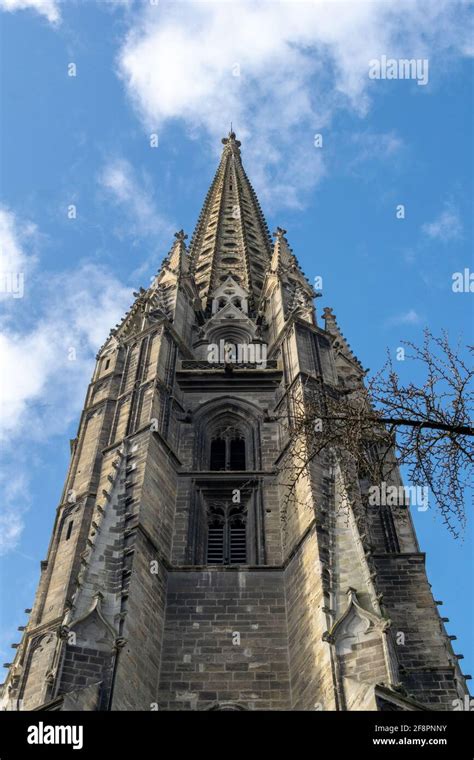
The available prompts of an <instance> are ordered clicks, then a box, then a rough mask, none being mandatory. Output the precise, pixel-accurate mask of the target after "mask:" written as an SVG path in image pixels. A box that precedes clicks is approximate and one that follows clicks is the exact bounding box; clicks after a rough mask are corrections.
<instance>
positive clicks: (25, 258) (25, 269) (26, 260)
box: [0, 206, 38, 300]
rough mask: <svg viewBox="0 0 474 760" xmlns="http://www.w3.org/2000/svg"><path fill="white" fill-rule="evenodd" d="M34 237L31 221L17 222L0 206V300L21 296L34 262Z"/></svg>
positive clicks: (9, 212) (35, 260) (36, 232)
mask: <svg viewBox="0 0 474 760" xmlns="http://www.w3.org/2000/svg"><path fill="white" fill-rule="evenodd" d="M37 237H38V231H37V228H36V226H35V225H34V224H32V223H31V222H22V223H18V221H17V220H16V217H15V215H14V214H13V212H12V211H11V210H10V209H8V208H7V207H6V206H0V299H2V300H4V299H7V298H8V299H10V298H17V297H22V296H23V295H24V287H25V279H27V278H28V276H29V275H30V274H31V273H32V271H33V269H34V267H35V265H36V262H37V258H36V254H35V248H36V244H37Z"/></svg>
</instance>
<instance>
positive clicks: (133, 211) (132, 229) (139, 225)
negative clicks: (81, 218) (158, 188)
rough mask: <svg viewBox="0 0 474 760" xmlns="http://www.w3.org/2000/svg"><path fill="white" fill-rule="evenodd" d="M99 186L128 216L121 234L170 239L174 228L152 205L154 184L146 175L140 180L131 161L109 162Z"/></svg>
mask: <svg viewBox="0 0 474 760" xmlns="http://www.w3.org/2000/svg"><path fill="white" fill-rule="evenodd" d="M99 184H100V185H101V187H102V188H103V189H104V190H105V191H106V192H107V194H108V196H109V197H110V198H111V200H112V201H113V202H114V203H115V204H116V205H118V206H120V207H121V210H122V211H123V213H124V214H126V217H127V223H126V224H124V225H122V226H120V228H118V229H117V232H118V233H119V234H120V235H123V236H125V235H127V236H133V237H142V236H148V235H152V236H153V237H155V238H156V236H157V235H168V237H171V235H172V233H173V228H172V227H171V226H170V224H169V222H168V220H167V219H166V218H165V216H164V214H162V213H161V212H160V211H159V210H158V209H157V208H156V206H155V204H154V203H153V200H152V197H153V185H152V182H151V181H150V180H149V178H148V177H147V176H144V177H143V178H141V179H139V178H138V177H137V176H136V172H135V171H134V169H133V167H132V166H131V164H130V163H129V162H128V161H125V160H124V159H114V160H112V161H110V162H109V163H108V164H107V165H106V166H105V167H104V168H103V169H102V171H101V173H100V175H99Z"/></svg>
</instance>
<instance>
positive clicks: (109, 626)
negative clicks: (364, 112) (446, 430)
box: [2, 133, 468, 710]
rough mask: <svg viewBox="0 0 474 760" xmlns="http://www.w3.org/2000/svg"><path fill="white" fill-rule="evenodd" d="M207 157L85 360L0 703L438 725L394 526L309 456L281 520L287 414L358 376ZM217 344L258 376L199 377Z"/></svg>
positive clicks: (425, 626)
mask: <svg viewBox="0 0 474 760" xmlns="http://www.w3.org/2000/svg"><path fill="white" fill-rule="evenodd" d="M223 143H224V148H223V153H222V159H221V162H220V164H219V167H218V170H217V173H216V175H215V178H214V180H213V182H212V184H211V187H210V189H209V192H208V195H207V197H206V200H205V203H204V206H203V209H202V212H201V214H200V216H199V219H198V223H197V225H196V229H195V232H194V235H193V237H192V240H191V241H190V244H189V247H187V245H186V236H185V235H184V233H183V232H182V231H181V232H179V233H177V234H176V240H175V242H174V244H173V246H172V248H171V250H170V252H169V254H168V256H167V257H166V258H165V260H164V262H163V264H162V266H161V268H160V271H159V272H158V274H157V275H156V277H155V278H154V280H153V282H152V284H151V286H150V287H149V288H148V289H147V290H144V289H140V291H139V292H138V293H136V294H135V295H136V300H135V302H134V304H133V305H132V307H131V309H130V311H129V312H128V313H127V314H126V315H125V317H124V318H123V320H122V321H121V323H120V324H119V325H117V326H116V327H115V328H114V329H113V330H111V332H110V335H109V337H108V338H107V340H106V342H105V344H104V345H103V346H102V348H101V349H100V351H99V353H98V355H97V363H96V367H95V370H94V374H93V377H92V380H91V383H90V385H89V388H88V390H87V394H86V399H85V404H84V410H83V412H82V415H81V419H80V423H79V428H78V434H77V438H76V439H75V440H74V441H72V442H71V461H70V467H69V471H68V474H67V477H66V482H65V486H64V491H63V494H62V496H61V500H60V504H59V506H58V509H57V513H56V520H55V523H54V527H53V532H52V537H51V542H50V546H49V549H48V554H47V559H46V560H45V561H44V562H42V563H41V578H40V582H39V586H38V590H37V594H36V598H35V602H34V606H33V609H32V612H31V615H30V618H29V621H28V624H27V625H26V627H25V630H24V631H23V633H22V638H21V642H20V644H19V646H18V647H17V649H16V654H15V658H14V661H13V663H12V664H11V666H10V668H9V670H8V674H7V678H6V681H5V684H4V686H3V690H2V703H3V705H4V706H5V707H6V709H11V708H12V706H13V705H15V706H16V704H17V700H21V702H20V704H21V706H22V709H26V710H33V709H35V710H36V709H43V710H71V709H74V710H150V709H159V710H207V709H212V710H213V709H220V710H222V709H225V710H229V709H233V710H264V709H268V710H291V709H293V710H319V709H323V710H424V709H428V710H430V709H452V708H453V703H454V700H456V699H457V698H461V699H463V698H464V695H466V694H467V693H468V692H467V688H466V682H465V679H464V677H463V675H462V673H461V670H460V668H459V663H458V658H457V656H456V654H455V653H454V651H453V648H452V644H451V641H450V638H449V637H448V636H447V634H446V631H445V629H444V624H443V620H442V619H441V617H440V615H439V612H438V608H437V604H436V603H435V601H434V599H433V596H432V593H431V589H430V586H429V583H428V580H427V578H426V573H425V563H424V555H423V554H422V553H421V552H420V549H419V546H418V544H417V541H416V536H415V533H414V530H413V525H412V523H411V519H410V517H409V514H408V513H407V512H406V510H405V513H403V510H400V509H398V508H396V509H392V508H390V507H382V508H373V509H370V510H369V511H368V512H367V511H365V512H364V511H363V510H362V509H361V506H360V505H361V488H362V484H361V483H359V481H358V477H357V475H355V476H354V479H353V482H350V483H348V482H346V481H347V474H346V475H344V474H343V472H342V470H341V468H340V467H339V464H338V462H337V461H334V459H332V458H330V457H329V455H324V456H320V457H319V458H318V459H317V460H315V461H313V462H312V463H311V466H310V468H309V471H308V473H307V475H306V477H304V478H301V479H300V481H298V484H297V488H296V493H295V499H294V503H292V504H290V505H288V504H287V503H286V500H285V496H284V493H283V488H282V486H281V484H280V485H279V480H278V478H277V471H278V469H279V468H281V466H282V464H283V463H286V465H287V466H288V465H289V466H290V467H291V466H292V460H291V456H292V455H291V453H290V449H289V448H288V439H287V432H286V430H287V426H286V425H285V424H284V423H285V417H286V419H288V418H289V416H290V415H291V413H292V404H293V403H294V402H293V400H292V399H294V397H295V394H299V396H300V398H301V399H302V400H303V403H306V398H307V397H306V394H307V392H308V388H311V387H312V385H314V384H317V383H319V384H321V383H322V384H323V385H324V386H325V387H326V388H327V389H328V391H329V392H331V393H332V394H333V395H334V394H335V395H337V394H338V393H340V392H341V391H344V390H345V389H347V388H349V387H354V384H356V385H357V387H362V383H363V376H364V372H363V369H362V366H361V365H360V363H359V361H358V359H357V358H356V356H355V355H354V353H353V352H352V350H351V348H350V346H349V345H348V344H347V342H346V340H345V338H344V336H343V334H342V332H341V330H340V328H339V326H338V324H337V322H336V319H335V316H334V314H333V313H332V310H331V309H325V310H324V315H323V323H322V324H318V323H317V321H316V315H315V310H314V306H313V299H314V297H315V295H316V294H315V292H314V291H313V289H312V287H311V286H310V284H309V282H308V281H307V279H306V278H305V277H304V275H303V273H302V272H301V270H300V268H299V265H298V262H297V260H296V258H295V256H294V254H293V252H292V251H291V249H290V247H289V245H288V242H287V238H286V233H285V231H284V230H282V229H280V228H278V229H277V231H276V233H275V234H274V238H275V240H274V242H272V241H271V238H270V235H269V231H268V228H267V226H266V223H265V220H264V217H263V214H262V211H261V209H260V206H259V204H258V200H257V198H256V195H255V193H254V191H253V189H252V187H251V185H250V183H249V180H248V178H247V176H246V174H245V171H244V169H243V166H242V161H241V156H240V143H239V142H238V140H237V139H236V137H235V135H234V134H233V133H231V134H229V136H228V137H227V138H225V139H224V140H223ZM220 341H224V342H225V344H226V345H227V346H229V345H230V346H241V347H242V346H245V347H247V348H248V347H249V346H252V347H254V348H255V347H260V348H261V347H262V346H264V347H265V348H266V349H267V356H266V362H265V363H264V364H262V363H260V362H257V361H250V360H249V361H248V362H246V363H244V364H238V363H235V361H233V360H229V359H226V360H225V361H218V362H215V361H210V360H209V357H210V354H209V348H210V346H213V345H219V342H220ZM255 356H258V353H256V354H255ZM396 478H398V475H397V476H396V477H395V479H396ZM400 633H402V634H403V637H402V638H403V644H402V645H400V642H399V638H400V637H399V634H400Z"/></svg>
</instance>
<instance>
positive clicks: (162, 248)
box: [0, 0, 474, 672]
mask: <svg viewBox="0 0 474 760" xmlns="http://www.w3.org/2000/svg"><path fill="white" fill-rule="evenodd" d="M2 9H3V10H2ZM469 19H470V9H469V6H468V4H467V3H464V2H456V0H451V1H450V2H447V1H446V2H445V1H444V0H439V1H438V2H436V0H431V1H430V2H429V3H423V2H416V0H410V2H406V3H405V2H403V1H402V2H400V1H399V2H396V3H392V2H390V1H389V0H380V2H376V3H359V2H352V3H349V4H344V3H340V2H328V3H326V4H322V3H318V2H316V3H309V2H299V3H298V2H287V3H276V2H261V3H258V2H252V3H245V2H244V3H234V2H220V3H216V2H211V3H194V2H186V1H183V2H177V3H173V4H169V3H167V2H166V1H165V0H160V2H159V3H157V4H154V3H153V2H147V1H145V0H143V1H142V2H133V1H130V2H127V1H126V0H125V1H122V2H118V1H117V0H115V1H114V0H109V1H107V2H105V1H102V2H97V3H96V2H94V0H87V1H85V0H84V2H75V1H73V0H70V1H67V2H61V3H58V2H55V0H0V24H1V27H0V34H1V49H2V52H1V78H2V87H1V90H2V94H1V100H0V109H1V113H0V120H1V124H2V126H1V130H2V133H1V143H2V147H1V175H0V182H1V187H0V194H1V197H0V204H1V205H0V246H1V251H2V258H3V263H2V267H1V269H2V271H4V272H22V273H24V293H23V297H21V298H15V297H13V293H11V292H2V293H0V297H1V299H2V306H3V313H2V318H1V324H2V336H1V338H0V341H1V345H2V355H3V362H4V369H3V370H2V376H3V390H2V397H3V400H4V403H3V410H2V425H1V430H0V435H1V440H2V456H3V465H2V475H1V478H2V492H3V493H2V495H3V499H2V511H1V513H0V528H1V529H2V530H1V539H0V549H1V556H0V649H1V656H2V657H3V659H2V660H1V662H4V661H10V660H11V657H12V650H11V649H10V643H12V642H14V641H18V640H19V634H18V633H17V632H16V627H17V626H18V625H21V624H23V623H24V621H25V615H24V613H23V609H24V608H25V607H29V606H31V604H32V601H33V597H34V592H35V588H36V584H37V581H38V576H39V561H40V559H43V558H44V557H45V556H46V552H47V546H48V541H49V537H50V533H51V528H52V525H53V520H54V512H55V508H56V506H57V503H58V501H59V497H60V493H61V489H62V485H63V481H64V476H65V472H66V468H67V465H68V460H69V445H68V439H69V438H73V437H74V436H75V434H76V429H77V422H78V418H79V413H80V410H81V406H82V403H83V399H84V395H85V391H86V386H87V382H88V380H89V377H90V374H91V372H92V368H93V363H94V356H95V353H96V352H97V349H98V348H99V347H100V345H101V344H102V343H103V342H104V340H105V338H106V336H107V333H108V331H109V329H110V328H111V327H112V326H113V325H115V323H116V322H117V321H118V320H119V318H120V317H121V316H122V314H123V313H124V311H125V310H126V309H127V308H128V307H129V305H130V303H131V301H132V291H133V290H136V289H137V288H138V287H139V286H140V285H142V286H147V285H148V283H149V281H150V278H151V277H152V276H153V274H155V273H156V271H157V269H158V267H159V265H160V262H161V260H162V258H163V256H164V255H165V254H166V253H167V252H168V250H169V248H170V247H171V243H172V240H173V233H174V232H175V231H176V230H178V229H180V228H181V227H183V228H184V229H185V231H186V232H187V233H188V234H189V235H191V233H192V230H193V227H194V224H195V222H196V219H197V215H198V213H199V210H200V207H201V205H202V202H203V199H204V196H205V193H206V191H207V189H208V186H209V183H210V181H211V179H212V177H213V175H214V172H215V169H216V165H217V161H218V158H219V154H220V148H221V145H220V138H221V137H222V136H224V135H225V134H226V133H227V132H228V130H229V125H230V122H231V121H232V122H233V125H234V129H235V130H236V132H237V135H238V137H239V139H241V140H242V155H243V161H244V165H245V167H246V170H247V173H248V174H249V177H250V180H251V182H252V183H253V185H254V187H255V189H256V191H257V193H258V196H259V199H260V201H261V204H262V207H263V210H264V213H265V215H266V218H267V221H268V223H269V226H270V228H271V229H272V230H273V229H274V228H275V227H276V226H277V225H279V226H282V227H284V228H285V229H286V230H287V231H288V239H289V242H290V245H291V246H292V248H293V250H294V252H295V253H296V255H297V256H298V259H299V261H300V263H301V266H302V268H303V270H304V271H305V273H306V275H307V276H308V277H309V278H310V279H311V280H312V279H313V278H314V277H316V276H322V277H323V298H322V299H319V300H318V302H317V307H318V313H319V314H321V313H322V306H332V307H333V309H334V311H335V313H336V315H337V319H338V322H339V325H340V326H341V328H342V330H343V331H344V333H345V335H346V337H347V339H348V340H349V342H350V344H351V346H352V348H353V349H354V351H355V352H356V354H357V355H358V357H359V359H360V360H361V361H362V363H363V364H364V366H365V367H370V368H371V369H373V370H375V369H377V368H378V367H380V366H381V365H382V364H383V362H384V358H385V350H386V348H389V349H391V350H392V351H394V350H395V349H396V348H397V347H398V346H399V345H400V341H401V340H413V341H418V342H419V341H420V340H421V337H422V331H423V328H424V327H425V326H427V325H428V326H429V327H430V328H431V329H432V331H433V332H434V333H435V334H438V333H439V332H440V331H441V329H443V328H446V329H447V330H448V331H449V334H450V336H452V339H453V340H454V339H456V338H457V337H458V336H459V335H460V334H462V335H463V340H464V342H465V343H467V342H469V341H471V342H472V316H473V313H472V300H473V295H472V293H453V292H452V288H451V284H452V274H453V273H454V272H457V271H462V270H464V268H466V267H470V268H471V270H472V268H473V266H474V265H473V261H472V240H473V235H472V219H473V215H472V211H473V209H472V199H473V187H472V183H473V176H474V172H473V169H474V160H473V159H474V155H473V143H472V134H473V76H472V52H473V50H472V42H470V39H472V37H470V34H469V29H470V25H469V24H470V21H469ZM471 29H472V27H471ZM382 55H387V56H389V57H390V56H392V57H395V58H396V59H398V58H400V57H403V58H420V59H427V60H428V61H429V81H428V83H427V84H426V85H424V86H423V85H419V84H417V82H416V81H415V80H407V79H398V80H397V79H395V80H371V79H370V78H369V76H368V65H369V61H370V60H371V59H374V58H380V56H382ZM71 63H73V64H75V66H76V76H68V66H69V65H70V64H71ZM69 71H70V69H69ZM151 134H157V135H158V147H157V148H152V147H151V146H150V135H151ZM316 134H321V135H322V138H323V139H322V147H316V146H315V135H316ZM71 204H74V205H75V207H76V218H75V219H71V218H68V208H69V207H70V206H71ZM399 204H403V205H404V206H405V218H404V219H397V217H396V207H397V205H399ZM4 290H5V288H4ZM12 370H13V371H12ZM400 371H401V373H402V374H403V376H404V377H413V379H414V380H417V379H421V378H419V377H417V374H416V371H415V370H414V369H411V368H410V367H409V366H406V363H405V366H403V367H400ZM468 511H469V512H470V511H471V508H470V507H468ZM414 519H415V523H416V527H417V531H418V537H419V541H420V544H421V548H422V550H424V551H426V552H427V565H428V571H429V577H430V580H431V583H432V584H433V591H434V595H435V598H437V599H443V600H444V607H443V614H444V615H446V616H447V617H449V618H450V621H451V622H450V623H449V624H448V626H447V627H448V631H449V633H452V634H456V635H457V637H458V641H457V642H456V643H455V651H457V652H462V653H463V654H464V655H465V660H464V662H463V667H464V670H465V672H472V671H473V668H474V662H473V654H472V640H473V612H472V595H473V594H472V586H473V569H474V568H473V529H472V514H470V520H469V526H468V530H467V532H466V535H465V537H464V540H463V541H462V542H460V541H455V540H454V539H453V538H452V537H451V536H450V534H449V533H447V531H446V530H445V528H444V527H443V526H442V524H441V521H440V519H439V518H438V517H437V516H436V512H435V510H434V509H429V510H428V512H417V511H416V510H415V511H414Z"/></svg>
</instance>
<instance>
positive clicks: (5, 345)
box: [0, 264, 133, 442]
mask: <svg viewBox="0 0 474 760" xmlns="http://www.w3.org/2000/svg"><path fill="white" fill-rule="evenodd" d="M42 283H43V287H44V290H45V292H44V298H45V303H46V307H45V310H44V312H43V314H42V316H41V318H40V319H39V321H38V322H37V323H36V324H35V326H34V327H33V328H32V329H31V330H28V331H19V330H17V329H16V328H15V326H10V327H7V329H4V330H3V334H2V335H1V336H0V375H1V377H2V389H1V401H2V419H1V424H0V439H4V440H5V439H6V440H7V441H9V442H11V441H12V440H14V439H16V438H18V437H20V436H25V435H26V436H28V438H29V439H30V440H31V439H38V438H42V437H47V436H48V435H51V434H54V433H58V432H61V431H63V430H65V428H66V426H67V425H68V424H69V423H70V422H71V420H73V419H74V418H75V416H76V415H77V413H78V411H79V410H80V408H81V404H82V401H83V396H84V387H85V386H86V385H87V382H88V381H89V379H90V374H91V371H92V367H93V357H94V355H95V353H96V352H97V349H98V348H99V347H100V345H101V344H102V343H103V342H104V341H105V339H106V337H107V335H108V332H109V330H110V327H111V325H114V324H115V323H116V322H117V321H118V320H119V319H120V318H121V317H122V316H123V314H124V312H125V311H126V310H127V308H128V307H129V306H130V303H131V301H132V300H133V299H132V294H131V291H130V289H129V288H125V287H124V286H123V285H122V284H121V283H120V282H118V281H117V280H116V278H115V277H113V276H112V275H110V274H109V273H108V272H107V271H106V270H104V269H102V268H100V267H99V266H97V265H95V264H84V265H82V266H81V267H80V268H78V269H76V270H75V271H72V272H68V273H67V274H59V275H51V276H49V277H45V276H43V278H42Z"/></svg>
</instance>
